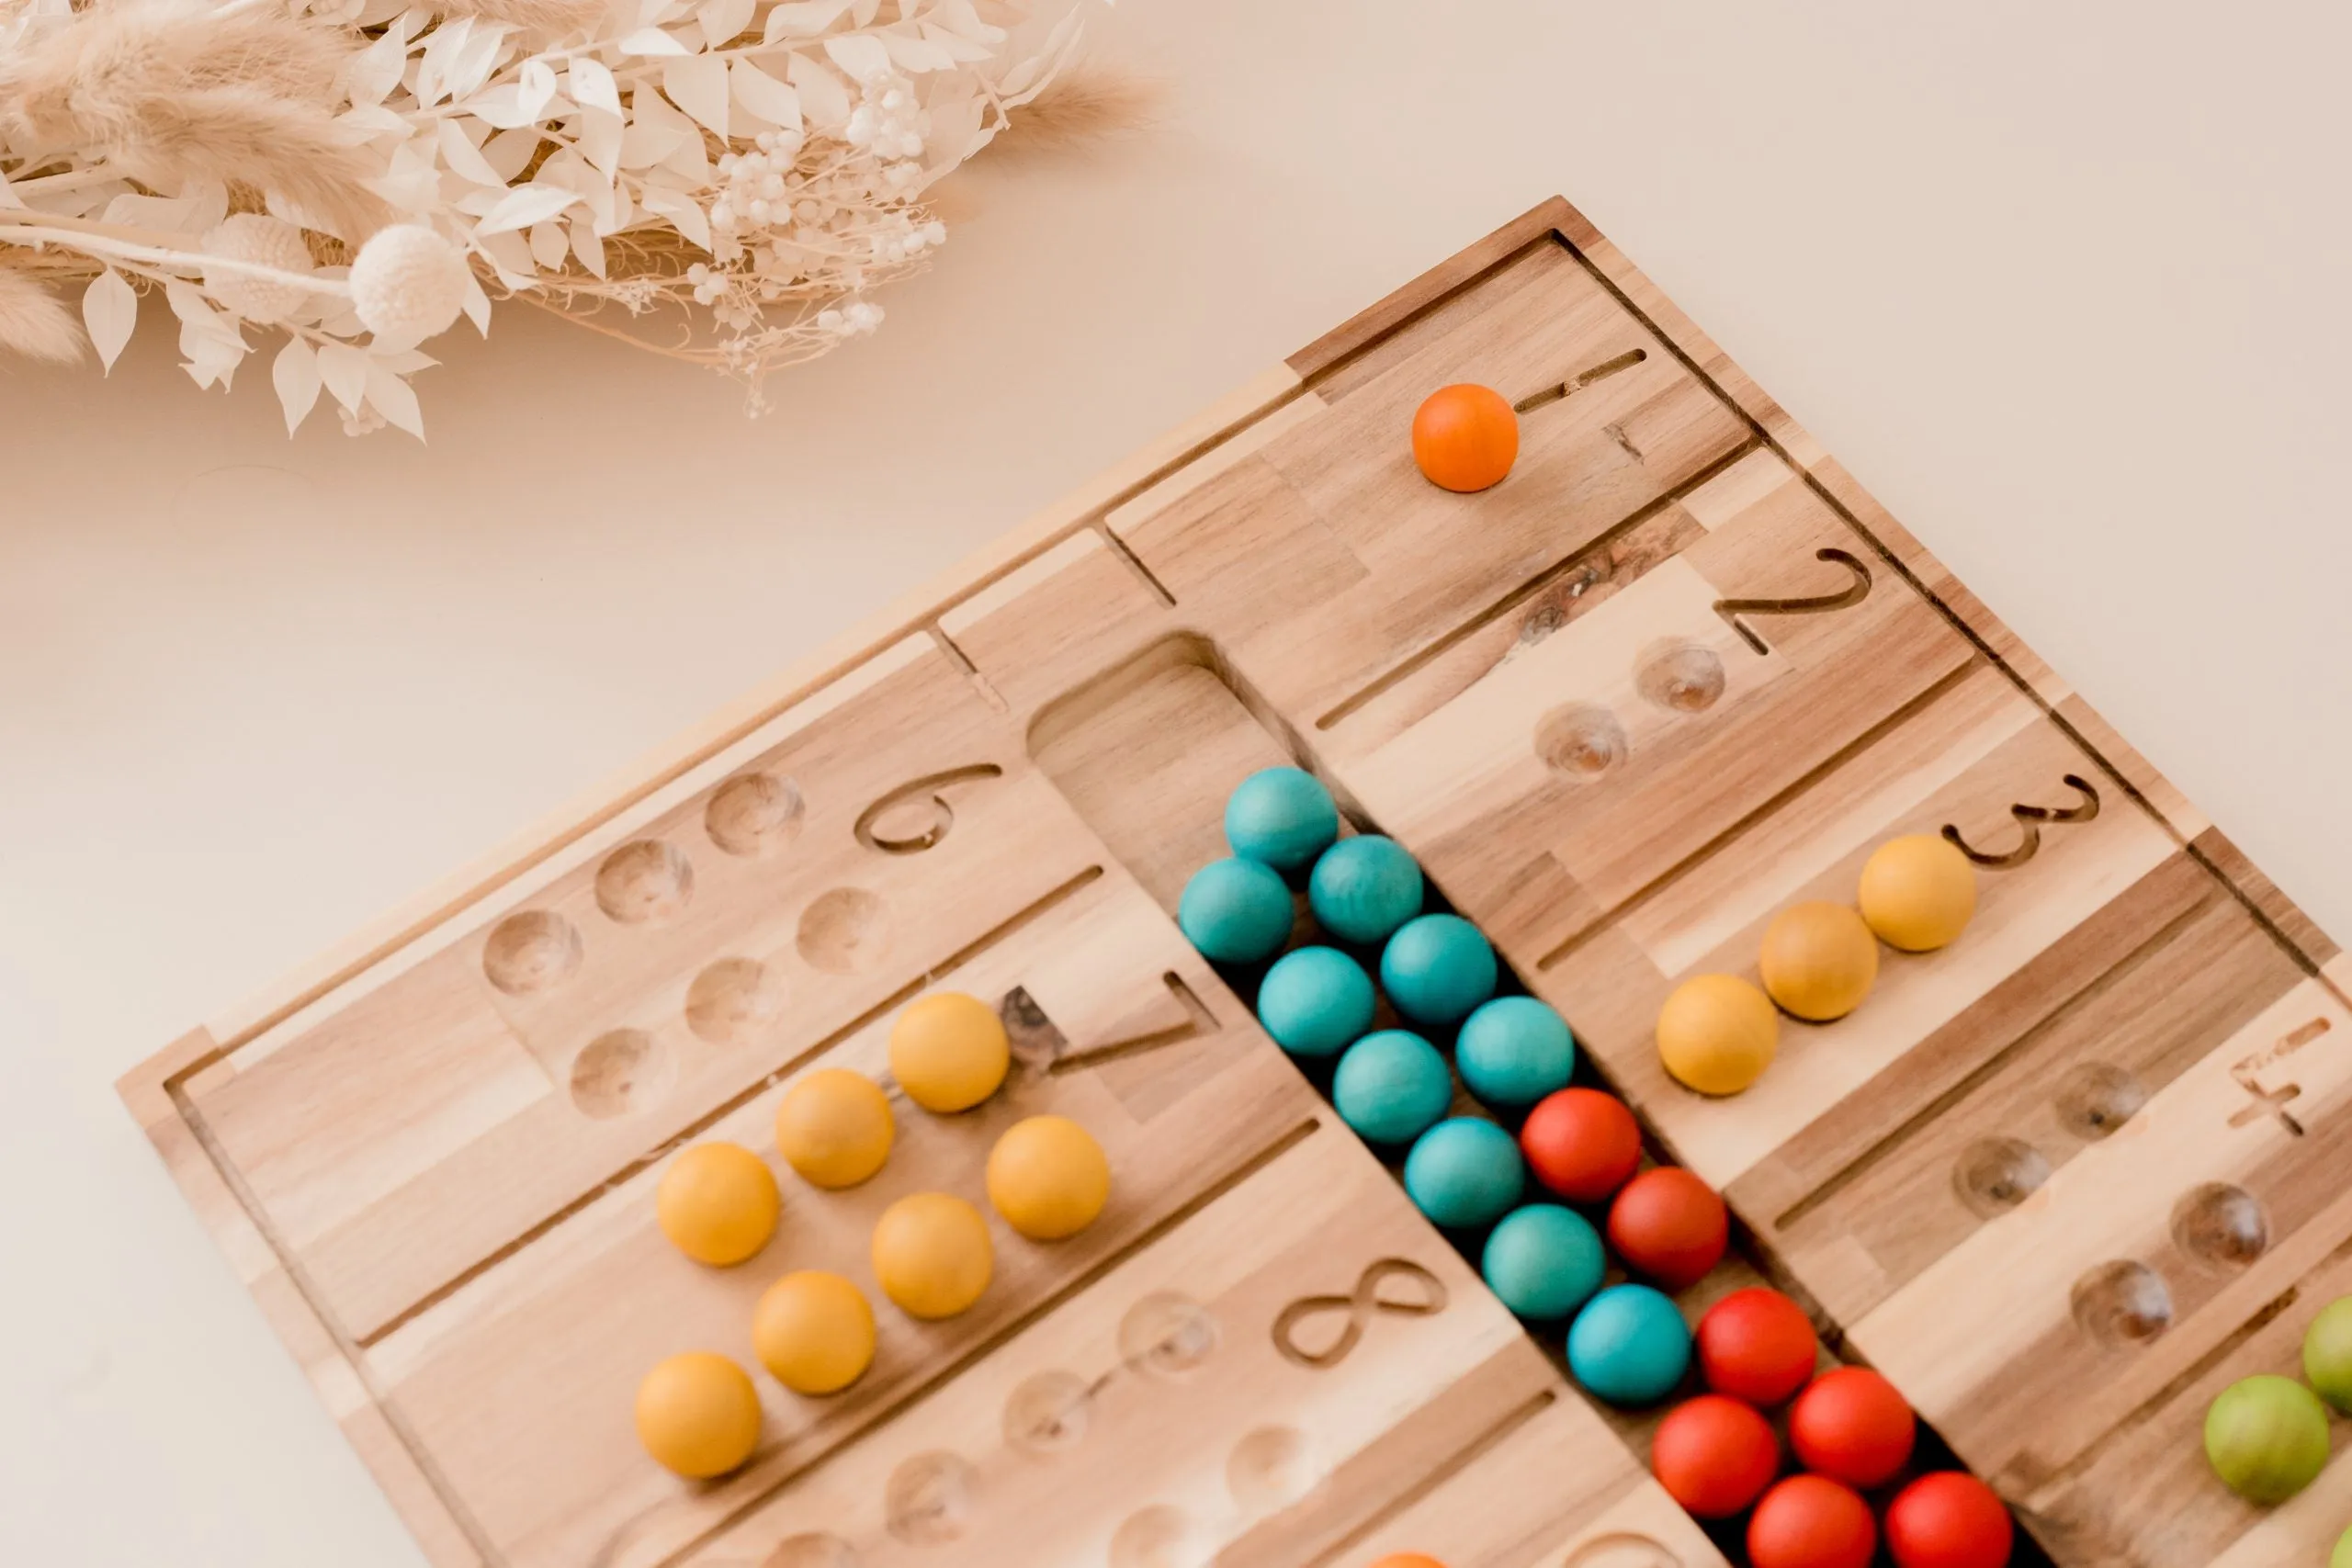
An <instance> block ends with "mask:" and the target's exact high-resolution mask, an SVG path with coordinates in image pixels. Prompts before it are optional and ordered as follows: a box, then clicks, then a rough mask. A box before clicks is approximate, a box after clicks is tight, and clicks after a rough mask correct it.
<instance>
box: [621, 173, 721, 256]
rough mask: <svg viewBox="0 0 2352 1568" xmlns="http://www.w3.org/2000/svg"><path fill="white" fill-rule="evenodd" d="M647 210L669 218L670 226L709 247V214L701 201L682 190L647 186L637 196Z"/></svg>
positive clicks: (706, 247) (699, 243) (702, 245)
mask: <svg viewBox="0 0 2352 1568" xmlns="http://www.w3.org/2000/svg"><path fill="white" fill-rule="evenodd" d="M638 199H639V201H641V202H642V203H643V204H644V207H645V210H646V211H648V212H652V213H658V214H660V215H661V216H662V217H663V218H667V219H668V220H670V223H671V226H672V227H673V228H674V229H676V230H677V231H678V232H679V233H681V234H684V236H685V237H686V238H687V239H689V240H692V241H693V242H694V243H695V244H697V245H700V246H701V247H702V248H703V249H704V250H706V251H707V250H708V249H710V216H709V214H707V213H706V212H704V211H703V209H702V205H701V203H699V202H697V201H695V198H694V197H691V196H688V195H686V194H685V192H684V191H676V190H665V189H663V188H662V186H646V187H645V189H644V191H643V193H642V194H641V195H640V196H639V198H638Z"/></svg>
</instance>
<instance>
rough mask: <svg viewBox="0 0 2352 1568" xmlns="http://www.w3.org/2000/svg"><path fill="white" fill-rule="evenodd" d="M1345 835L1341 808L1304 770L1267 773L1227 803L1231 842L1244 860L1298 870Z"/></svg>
mask: <svg viewBox="0 0 2352 1568" xmlns="http://www.w3.org/2000/svg"><path fill="white" fill-rule="evenodd" d="M1339 836H1340V808H1339V807H1338V806H1337V805H1336V804H1334V803H1333V801H1332V799H1331V792H1330V791H1329V790H1328V789H1325V788H1324V787H1323V784H1322V781H1320V780H1319V779H1317V778H1316V776H1315V775H1314V774H1312V773H1307V772H1306V770H1304V769H1301V768H1264V769H1261V770H1260V771H1259V772H1257V773H1251V774H1250V776H1249V777H1248V778H1246V779H1243V780H1242V781H1241V783H1240V784H1238V785H1237V786H1235V788H1234V791H1233V794H1232V795H1230V796H1229V797H1228V798H1227V800H1226V803H1225V840H1226V842H1227V843H1229V844H1231V845H1232V846H1233V852H1234V853H1235V854H1237V855H1239V856H1240V857H1241V858H1242V859H1244V860H1254V861H1260V862H1262V863H1265V864H1267V865H1270V866H1272V867H1273V868H1274V869H1275V870H1276V871H1298V870H1301V869H1302V868H1304V867H1305V866H1306V864H1307V863H1309V862H1311V861H1313V860H1314V859H1315V857H1316V856H1317V855H1319V854H1321V853H1322V852H1324V851H1325V850H1326V849H1328V848H1329V847H1330V843H1331V840H1334V839H1336V838H1338V837H1339Z"/></svg>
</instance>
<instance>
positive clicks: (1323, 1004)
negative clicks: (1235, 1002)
mask: <svg viewBox="0 0 2352 1568" xmlns="http://www.w3.org/2000/svg"><path fill="white" fill-rule="evenodd" d="M1372 1000H1373V998H1372V976H1369V975H1366V974H1365V973H1364V972H1363V964H1358V963H1357V962H1356V961H1355V960H1354V959H1352V958H1350V957H1349V956H1348V955H1347V954H1346V953H1341V952H1340V950H1339V949H1338V948H1336V947H1302V948H1300V949H1299V950H1298V951H1297V952H1295V953H1284V954H1283V956H1282V957H1280V958H1278V959H1276V960H1274V966H1273V967H1272V968H1271V969H1269V970H1267V971H1266V978H1265V979H1264V981H1263V982H1261V984H1260V985H1259V987H1258V1021H1259V1022H1260V1023H1261V1024H1263V1025H1265V1029H1266V1032H1267V1033H1269V1034H1271V1035H1272V1036H1273V1037H1274V1043H1275V1044H1277V1045H1280V1046H1281V1047H1282V1048H1283V1050H1285V1051H1288V1052H1289V1053H1290V1054H1291V1055H1294V1056H1329V1055H1335V1054H1337V1053H1338V1052H1340V1051H1341V1050H1344V1049H1345V1048H1346V1047H1347V1046H1348V1045H1350V1044H1351V1043H1353V1042H1354V1041H1355V1040H1356V1039H1358V1038H1359V1037H1360V1036H1362V1035H1363V1032H1364V1031H1365V1030H1367V1029H1369V1028H1371V1027H1372Z"/></svg>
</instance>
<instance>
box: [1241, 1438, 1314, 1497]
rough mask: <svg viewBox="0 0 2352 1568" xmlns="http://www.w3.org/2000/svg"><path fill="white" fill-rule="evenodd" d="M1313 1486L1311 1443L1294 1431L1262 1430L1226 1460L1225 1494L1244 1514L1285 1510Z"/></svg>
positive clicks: (1244, 1441)
mask: <svg viewBox="0 0 2352 1568" xmlns="http://www.w3.org/2000/svg"><path fill="white" fill-rule="evenodd" d="M1315 1482H1316V1475H1315V1445H1314V1441H1313V1440H1312V1439H1311V1438H1308V1437H1307V1435H1306V1433H1304V1432H1302V1431H1300V1430H1299V1429H1298V1428H1297V1427H1259V1428H1258V1429H1257V1430H1256V1431H1254V1432H1251V1433H1250V1434H1249V1435H1248V1436H1247V1437H1244V1438H1242V1439H1241V1440H1240V1441H1239V1442H1238V1443H1236V1444H1234V1445H1233V1452H1231V1453H1230V1454H1228V1455H1227V1456H1226V1461H1225V1486H1226V1490H1227V1491H1228V1492H1230V1493H1232V1494H1233V1500H1234V1501H1235V1502H1236V1503H1238V1504H1239V1505H1240V1506H1241V1509H1242V1512H1244V1513H1250V1514H1270V1513H1272V1512H1273V1511H1274V1510H1275V1509H1277V1508H1287V1507H1289V1506H1291V1505H1292V1504H1293V1503H1295V1502H1297V1501H1298V1500H1299V1499H1300V1498H1301V1497H1304V1496H1306V1495H1307V1494H1308V1493H1309V1492H1312V1491H1313V1490H1315Z"/></svg>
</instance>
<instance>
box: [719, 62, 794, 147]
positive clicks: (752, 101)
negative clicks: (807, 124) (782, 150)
mask: <svg viewBox="0 0 2352 1568" xmlns="http://www.w3.org/2000/svg"><path fill="white" fill-rule="evenodd" d="M727 78H728V82H729V85H731V86H732V87H733V88H734V89H735V101H736V102H737V103H739V104H741V105H742V106H743V107H744V109H745V110H746V111H748V112H749V113H752V114H755V115H757V116H759V117H760V118H762V119H763V120H766V121H767V122H768V123H769V124H770V125H773V126H775V127H777V128H778V129H780V130H799V129H800V95H799V94H798V93H796V92H794V91H793V90H792V89H791V88H790V87H787V86H786V85H784V84H783V83H781V82H779V81H777V80H776V79H775V77H773V76H771V75H769V74H768V73H766V72H764V71H763V70H761V69H760V68H759V67H758V66H756V65H754V64H752V62H750V61H748V60H738V61H736V62H734V63H733V64H732V65H731V66H729V68H728V72H727Z"/></svg>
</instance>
